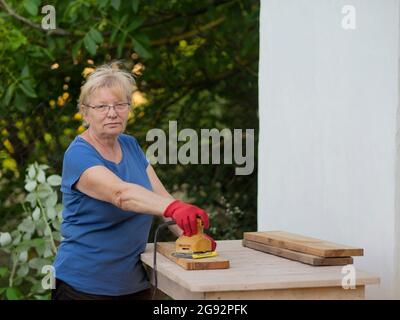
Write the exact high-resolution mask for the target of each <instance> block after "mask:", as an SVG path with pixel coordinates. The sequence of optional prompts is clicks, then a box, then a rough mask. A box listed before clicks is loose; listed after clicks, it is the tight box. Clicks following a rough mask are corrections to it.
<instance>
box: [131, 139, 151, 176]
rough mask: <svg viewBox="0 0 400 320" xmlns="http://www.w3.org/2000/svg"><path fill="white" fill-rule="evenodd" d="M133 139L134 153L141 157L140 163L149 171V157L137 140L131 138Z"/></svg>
mask: <svg viewBox="0 0 400 320" xmlns="http://www.w3.org/2000/svg"><path fill="white" fill-rule="evenodd" d="M131 138H132V143H133V148H134V151H135V153H136V154H137V156H138V157H139V161H140V163H141V165H142V166H143V167H144V168H145V169H147V166H148V165H149V164H150V161H149V159H147V157H146V155H145V153H144V152H143V150H142V148H141V147H140V145H139V142H138V141H137V139H136V138H135V137H131Z"/></svg>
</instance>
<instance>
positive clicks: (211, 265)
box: [157, 242, 229, 270]
mask: <svg viewBox="0 0 400 320" xmlns="http://www.w3.org/2000/svg"><path fill="white" fill-rule="evenodd" d="M174 251H175V243H174V242H159V243H157V252H159V253H161V254H162V255H163V256H165V257H167V258H168V259H169V260H171V261H173V262H175V263H176V264H178V265H179V266H181V267H182V268H184V269H186V270H213V269H228V268H229V260H227V259H224V258H221V257H219V256H217V257H212V258H202V259H186V258H177V257H174V256H173V255H172V253H173V252H174Z"/></svg>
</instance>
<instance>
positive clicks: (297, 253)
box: [242, 231, 364, 266]
mask: <svg viewBox="0 0 400 320" xmlns="http://www.w3.org/2000/svg"><path fill="white" fill-rule="evenodd" d="M242 244H243V246H244V247H248V248H252V249H255V250H259V251H263V252H266V253H269V254H273V255H276V256H279V257H283V258H286V259H290V260H295V261H299V262H302V263H306V264H309V265H312V266H341V265H347V264H352V263H353V258H352V256H362V255H364V250H363V249H361V248H355V247H350V246H346V245H341V244H337V243H333V242H328V241H324V240H319V239H315V238H311V237H305V236H301V235H297V234H293V233H289V232H284V231H261V232H244V233H243V242H242Z"/></svg>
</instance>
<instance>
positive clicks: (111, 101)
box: [84, 88, 130, 137]
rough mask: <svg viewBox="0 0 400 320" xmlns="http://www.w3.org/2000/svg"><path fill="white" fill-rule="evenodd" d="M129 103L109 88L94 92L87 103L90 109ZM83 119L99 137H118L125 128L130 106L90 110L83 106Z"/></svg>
mask: <svg viewBox="0 0 400 320" xmlns="http://www.w3.org/2000/svg"><path fill="white" fill-rule="evenodd" d="M123 103H129V101H126V98H121V96H120V95H118V94H116V93H115V92H114V90H111V89H109V88H102V89H99V90H97V91H95V92H94V93H93V94H92V95H91V97H90V100H89V102H88V103H87V104H88V105H89V106H91V107H98V106H101V105H113V106H115V105H117V104H123ZM84 108H85V110H84V111H85V112H84V118H85V120H86V122H87V123H88V124H89V126H90V130H92V132H93V133H95V134H96V135H98V136H100V137H106V136H115V137H116V136H118V135H119V134H121V133H122V132H123V131H124V130H125V127H126V123H127V120H128V115H129V110H130V106H126V107H125V108H122V109H121V107H117V109H116V108H113V107H111V108H108V107H107V108H104V107H103V108H90V107H88V106H84Z"/></svg>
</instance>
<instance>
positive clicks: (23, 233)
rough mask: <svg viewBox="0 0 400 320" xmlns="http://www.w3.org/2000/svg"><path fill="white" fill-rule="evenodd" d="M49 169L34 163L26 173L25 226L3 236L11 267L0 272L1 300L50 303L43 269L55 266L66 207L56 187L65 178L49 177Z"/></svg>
mask: <svg viewBox="0 0 400 320" xmlns="http://www.w3.org/2000/svg"><path fill="white" fill-rule="evenodd" d="M48 168H49V167H48V166H47V165H43V164H41V165H39V164H38V163H36V162H35V163H34V164H31V165H29V167H28V168H27V170H26V177H25V190H26V191H27V192H28V193H27V194H26V197H25V202H24V203H23V204H22V208H23V210H24V212H23V214H22V218H21V220H22V221H21V222H20V223H19V224H18V226H17V227H16V228H15V229H14V230H12V231H10V232H0V250H1V251H3V252H5V253H6V254H7V256H8V258H9V265H8V266H5V267H1V268H0V279H1V280H2V282H4V283H5V286H3V287H0V298H2V299H4V298H6V299H10V300H11V299H32V298H33V299H48V298H49V295H50V293H49V292H47V291H46V290H45V289H44V288H43V287H42V278H43V274H42V268H43V266H45V265H51V264H52V261H53V258H54V255H55V254H56V252H57V244H58V243H59V242H60V241H61V234H60V231H59V230H60V224H61V219H62V216H61V212H62V204H61V203H58V194H57V191H56V187H58V186H59V185H60V183H61V177H60V176H58V175H50V176H48V177H46V172H45V171H46V170H47V169H48Z"/></svg>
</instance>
